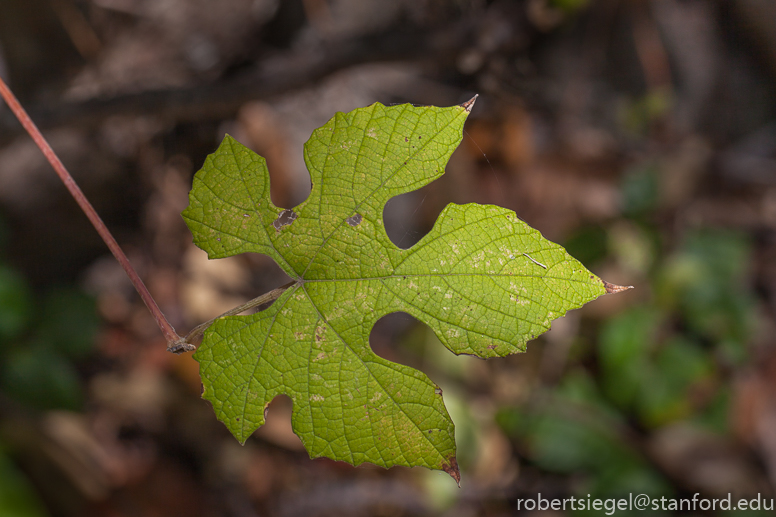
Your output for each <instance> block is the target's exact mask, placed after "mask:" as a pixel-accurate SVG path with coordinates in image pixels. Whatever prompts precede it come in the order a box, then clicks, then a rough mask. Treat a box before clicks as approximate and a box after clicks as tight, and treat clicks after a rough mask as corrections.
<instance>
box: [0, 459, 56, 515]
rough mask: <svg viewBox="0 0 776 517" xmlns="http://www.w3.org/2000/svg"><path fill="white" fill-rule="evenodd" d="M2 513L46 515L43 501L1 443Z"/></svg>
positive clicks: (0, 482)
mask: <svg viewBox="0 0 776 517" xmlns="http://www.w3.org/2000/svg"><path fill="white" fill-rule="evenodd" d="M0 515H2V516H3V517H45V516H46V515H48V512H47V511H46V509H45V507H44V506H43V503H41V501H40V499H39V498H38V497H37V495H36V494H35V492H34V491H33V490H32V487H30V485H29V483H28V482H27V480H26V479H25V478H24V476H23V475H22V473H21V472H19V470H18V469H17V468H16V467H15V466H14V464H13V463H12V462H11V460H10V458H8V456H7V455H6V454H5V451H4V450H3V447H2V444H0Z"/></svg>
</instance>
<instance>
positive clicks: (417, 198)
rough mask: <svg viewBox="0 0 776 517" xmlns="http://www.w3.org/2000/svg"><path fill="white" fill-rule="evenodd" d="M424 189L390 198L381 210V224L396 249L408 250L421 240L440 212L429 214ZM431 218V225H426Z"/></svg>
mask: <svg viewBox="0 0 776 517" xmlns="http://www.w3.org/2000/svg"><path fill="white" fill-rule="evenodd" d="M426 197H427V193H426V192H425V188H423V189H420V190H416V191H414V192H408V193H406V194H400V195H398V196H396V197H392V198H391V199H389V200H388V202H387V203H386V204H385V208H383V224H384V225H385V232H386V233H387V234H388V238H389V239H391V242H392V243H394V244H395V245H396V246H397V247H399V248H401V249H405V250H406V249H408V248H411V247H412V246H414V245H415V243H417V242H418V241H419V240H420V239H422V238H423V237H424V236H425V235H426V234H427V233H428V232H429V231H430V230H431V226H433V221H435V220H436V218H437V216H438V215H439V212H440V211H441V210H437V211H435V212H434V213H433V214H430V212H431V211H433V210H430V208H429V207H426V206H425V204H426V201H427V199H426ZM430 217H431V219H430V221H431V223H430V224H429V223H428V220H429V218H430Z"/></svg>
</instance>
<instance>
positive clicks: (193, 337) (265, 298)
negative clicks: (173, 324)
mask: <svg viewBox="0 0 776 517" xmlns="http://www.w3.org/2000/svg"><path fill="white" fill-rule="evenodd" d="M298 283H299V282H297V281H295V280H292V281H290V282H288V283H287V284H285V285H283V286H280V287H278V288H277V289H273V290H272V291H270V292H268V293H264V294H262V295H261V296H258V297H256V298H254V299H253V300H250V301H248V302H246V303H244V304H242V305H240V306H238V307H235V308H234V309H230V310H228V311H226V312H225V313H223V314H220V315H218V316H216V317H215V318H213V319H211V320H208V321H206V322H205V323H202V324H200V325H197V326H196V327H194V328H193V329H191V332H189V333H188V334H186V337H183V338H180V339H179V340H177V341H175V342H174V343H170V344H169V345H168V346H167V351H168V352H172V353H173V354H181V353H183V352H193V351H194V350H196V349H197V345H195V344H194V342H195V341H199V340H200V339H202V336H203V334H204V333H205V331H206V330H207V329H208V327H210V325H212V324H213V322H214V321H216V320H217V319H220V318H224V317H226V316H236V315H237V314H240V313H242V312H245V311H247V310H249V309H253V308H254V307H259V306H261V305H264V304H265V303H269V302H273V301H275V300H277V299H278V298H280V295H281V294H283V293H284V292H285V291H286V289H288V288H289V287H293V286H294V285H296V284H298Z"/></svg>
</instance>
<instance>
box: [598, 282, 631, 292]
mask: <svg viewBox="0 0 776 517" xmlns="http://www.w3.org/2000/svg"><path fill="white" fill-rule="evenodd" d="M601 282H603V284H604V289H606V294H614V293H619V292H622V291H627V290H628V289H633V286H632V285H615V284H610V283H609V282H607V281H606V280H601Z"/></svg>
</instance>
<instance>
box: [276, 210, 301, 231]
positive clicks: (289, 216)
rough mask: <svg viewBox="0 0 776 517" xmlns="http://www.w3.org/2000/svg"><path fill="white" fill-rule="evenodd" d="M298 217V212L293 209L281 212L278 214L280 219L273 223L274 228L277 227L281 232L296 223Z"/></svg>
mask: <svg viewBox="0 0 776 517" xmlns="http://www.w3.org/2000/svg"><path fill="white" fill-rule="evenodd" d="M297 217H298V216H297V215H296V212H294V211H293V210H291V209H286V210H283V211H282V212H280V214H278V218H277V219H275V222H274V223H272V226H274V227H275V229H276V230H280V229H281V228H282V227H284V226H288V225H290V224H291V223H293V222H294V221H296V218H297Z"/></svg>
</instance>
